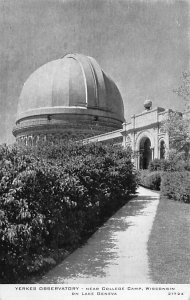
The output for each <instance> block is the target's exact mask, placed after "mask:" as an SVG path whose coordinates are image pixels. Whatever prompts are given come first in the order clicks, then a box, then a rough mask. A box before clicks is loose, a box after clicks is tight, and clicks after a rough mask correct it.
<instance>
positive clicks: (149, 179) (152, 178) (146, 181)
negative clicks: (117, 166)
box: [139, 170, 162, 190]
mask: <svg viewBox="0 0 190 300" xmlns="http://www.w3.org/2000/svg"><path fill="white" fill-rule="evenodd" d="M139 173H140V184H141V185H142V186H144V187H147V188H149V189H153V190H160V184H161V177H162V172H161V171H154V172H150V171H149V170H140V171H139Z"/></svg>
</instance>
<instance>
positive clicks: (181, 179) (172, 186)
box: [161, 171, 190, 203]
mask: <svg viewBox="0 0 190 300" xmlns="http://www.w3.org/2000/svg"><path fill="white" fill-rule="evenodd" d="M161 193H162V195H163V196H166V197H168V198H169V199H174V200H177V201H183V202H185V203H190V172H187V171H184V172H172V173H167V172H166V173H164V174H163V177H162V183H161Z"/></svg>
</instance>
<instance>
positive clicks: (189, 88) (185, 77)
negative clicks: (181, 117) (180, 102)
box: [174, 71, 190, 109]
mask: <svg viewBox="0 0 190 300" xmlns="http://www.w3.org/2000/svg"><path fill="white" fill-rule="evenodd" d="M174 92H175V93H176V94H177V95H179V96H180V97H182V98H183V99H184V101H185V102H186V103H185V104H186V109H189V108H190V71H187V72H183V73H182V84H181V86H180V87H179V88H178V89H175V90H174Z"/></svg>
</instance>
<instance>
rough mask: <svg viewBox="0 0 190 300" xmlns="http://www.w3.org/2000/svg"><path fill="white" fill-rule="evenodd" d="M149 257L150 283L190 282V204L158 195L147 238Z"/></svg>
mask: <svg viewBox="0 0 190 300" xmlns="http://www.w3.org/2000/svg"><path fill="white" fill-rule="evenodd" d="M148 257H149V267H150V277H151V278H152V280H153V282H155V283H161V284H189V283H190V204H185V203H182V202H177V201H173V200H169V199H166V198H163V197H161V199H160V203H159V205H158V209H157V214H156V217H155V220H154V223H153V228H152V231H151V234H150V237H149V242H148Z"/></svg>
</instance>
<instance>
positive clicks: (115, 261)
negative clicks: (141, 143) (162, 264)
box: [38, 187, 159, 284]
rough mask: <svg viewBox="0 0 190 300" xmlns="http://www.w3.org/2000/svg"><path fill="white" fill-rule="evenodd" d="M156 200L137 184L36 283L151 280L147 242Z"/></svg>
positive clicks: (150, 193) (151, 193) (141, 282)
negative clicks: (134, 192)
mask: <svg viewBox="0 0 190 300" xmlns="http://www.w3.org/2000/svg"><path fill="white" fill-rule="evenodd" d="M158 202H159V195H158V194H157V193H155V192H153V191H149V190H147V189H145V188H142V187H140V188H139V190H138V196H137V197H136V198H134V199H133V200H131V201H130V202H129V203H127V204H126V205H125V206H124V207H122V208H121V209H120V210H119V211H118V212H117V213H116V214H115V215H114V216H112V217H111V218H110V219H109V220H108V221H107V222H106V223H105V224H104V225H103V226H102V227H101V228H99V230H98V231H97V232H96V233H95V234H93V235H92V237H91V238H90V239H89V240H88V241H87V243H86V244H85V245H83V246H82V247H81V248H79V249H77V250H76V251H74V252H73V253H72V254H71V255H70V256H68V257H67V258H66V259H65V260H64V261H63V262H62V263H61V264H60V265H58V266H57V267H55V268H54V269H53V270H51V271H50V272H48V273H47V274H46V275H45V276H43V278H42V279H41V280H40V282H38V283H49V284H50V283H52V284H55V283H59V284H63V283H64V284H72V283H75V284H81V283H93V284H98V283H104V284H106V283H115V284H122V283H137V284H138V283H140V284H143V283H153V282H151V279H150V278H149V266H148V257H147V243H148V238H149V235H150V231H151V228H152V224H153V221H154V218H155V215H156V210H157V206H158Z"/></svg>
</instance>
